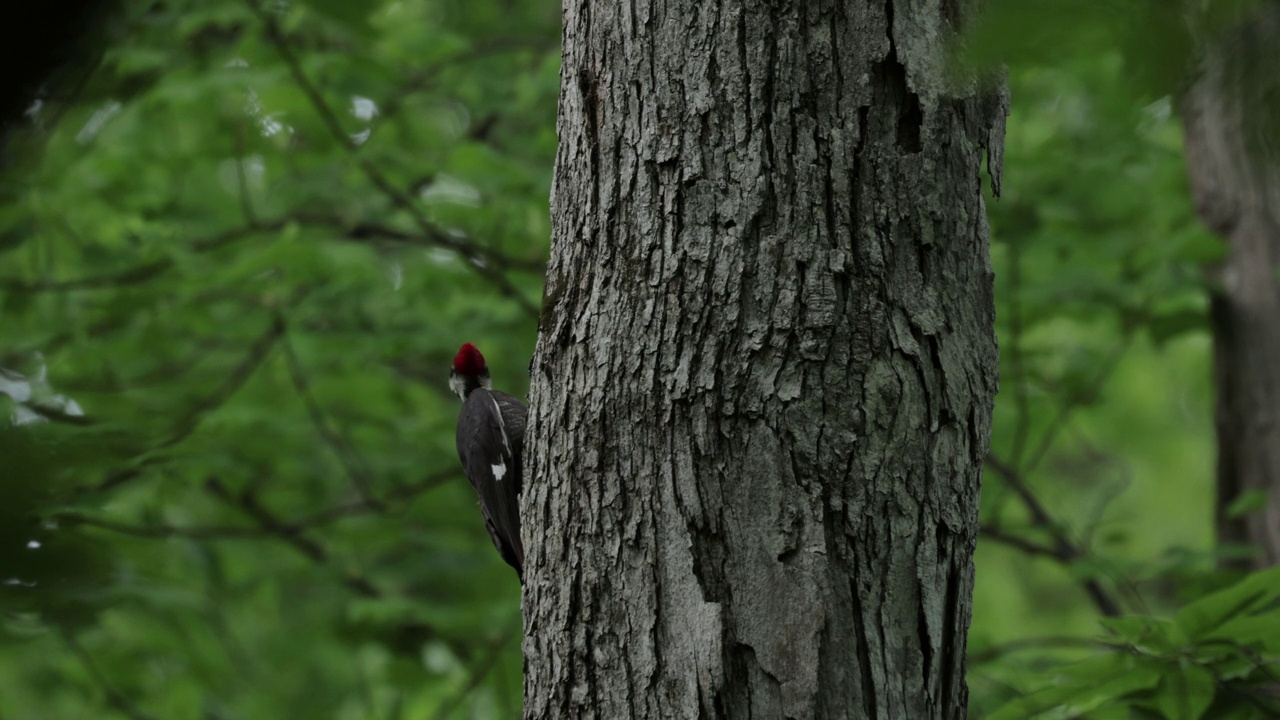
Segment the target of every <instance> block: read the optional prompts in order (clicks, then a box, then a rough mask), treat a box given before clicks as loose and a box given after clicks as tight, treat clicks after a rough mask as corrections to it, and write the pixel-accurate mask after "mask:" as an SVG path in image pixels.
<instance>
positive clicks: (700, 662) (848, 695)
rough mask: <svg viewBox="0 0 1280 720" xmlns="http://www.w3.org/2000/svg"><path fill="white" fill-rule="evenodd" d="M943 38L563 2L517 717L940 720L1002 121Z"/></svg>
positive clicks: (790, 15)
mask: <svg viewBox="0 0 1280 720" xmlns="http://www.w3.org/2000/svg"><path fill="white" fill-rule="evenodd" d="M940 8H941V9H940ZM952 11H954V4H953V3H942V4H937V3H932V4H930V3H926V4H921V3H911V4H905V3H899V2H887V3H885V2H877V3H866V2H852V3H849V2H834V1H833V0H822V1H815V2H808V3H779V4H768V3H760V2H741V1H740V0H729V1H728V2H723V3H714V4H708V3H701V2H692V1H691V0H636V2H633V3H616V2H608V1H605V0H585V1H580V0H566V2H565V5H564V23H565V30H564V64H563V69H562V71H561V95H560V121H559V122H560V125H559V133H560V143H561V144H560V151H559V156H558V159H557V166H556V177H555V189H554V191H553V193H552V195H553V196H552V216H553V223H554V228H555V229H554V237H553V247H552V252H551V260H550V268H549V271H548V278H547V291H546V296H545V298H544V311H543V318H542V323H541V328H540V330H541V332H540V336H539V341H538V348H537V351H536V352H535V356H534V359H533V365H532V389H531V395H530V397H531V406H530V421H531V424H530V429H529V433H530V434H529V437H530V438H531V442H530V447H529V453H528V456H527V461H528V463H529V470H528V476H527V477H528V482H527V484H526V492H525V500H524V502H525V509H524V517H525V518H527V521H526V524H525V530H524V532H525V538H526V546H527V547H528V548H529V555H528V558H527V565H526V583H527V584H526V587H525V596H524V597H525V606H524V607H525V631H526V635H525V641H524V653H525V660H526V680H525V716H526V717H528V718H569V717H572V718H584V717H592V718H609V719H610V720H614V719H617V718H664V719H666V718H685V717H705V718H733V719H734V720H746V719H748V718H762V719H768V720H777V719H778V718H815V717H816V718H827V717H839V718H912V719H913V720H915V719H919V718H943V717H947V718H952V717H962V716H963V715H964V712H965V705H966V697H967V689H966V686H965V684H964V678H963V667H964V655H965V633H966V630H967V628H968V625H969V617H970V603H971V590H972V586H973V565H972V553H973V548H974V541H975V538H976V537H977V531H978V513H977V510H978V488H979V478H980V468H981V465H982V459H983V456H984V454H985V453H986V450H987V443H988V435H989V426H990V414H991V405H992V400H993V396H994V394H995V389H996V347H995V337H994V325H993V320H994V304H993V298H992V274H991V270H990V267H989V262H988V247H987V226H986V219H985V211H984V206H983V199H982V192H981V187H980V186H981V180H980V176H979V168H980V161H981V158H982V154H981V150H982V148H984V147H985V148H988V151H989V152H988V154H989V158H990V163H989V164H990V165H991V167H992V168H993V170H995V171H996V173H997V174H994V176H993V180H994V181H995V182H996V183H997V185H998V166H999V148H1000V143H1001V137H1002V134H1003V117H1004V105H1003V103H1002V101H1001V100H1000V98H998V97H996V96H987V97H979V96H978V95H976V94H969V95H967V96H965V97H957V96H955V95H953V94H949V93H948V91H947V90H945V89H944V88H943V83H942V77H941V76H942V68H943V63H944V57H943V52H944V42H945V38H947V37H948V33H949V32H950V29H951V27H952V25H953V24H954V23H955V22H956V21H957V19H956V18H955V17H952V16H950V15H948V14H946V13H949V12H952ZM966 92H969V91H966Z"/></svg>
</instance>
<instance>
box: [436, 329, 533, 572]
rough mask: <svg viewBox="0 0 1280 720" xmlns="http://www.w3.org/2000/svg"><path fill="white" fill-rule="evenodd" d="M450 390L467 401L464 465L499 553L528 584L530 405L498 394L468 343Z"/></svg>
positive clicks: (461, 417)
mask: <svg viewBox="0 0 1280 720" xmlns="http://www.w3.org/2000/svg"><path fill="white" fill-rule="evenodd" d="M449 387H450V388H452V389H453V391H454V392H455V393H457V395H458V397H459V398H461V399H462V412H461V413H459V414H458V436H457V442H458V459H459V460H461V461H462V470H463V472H465V473H466V474H467V479H468V480H470V481H471V487H473V488H475V491H476V496H477V497H479V499H480V512H481V513H483V514H484V526H485V528H486V529H488V531H489V537H490V539H492V540H493V545H494V547H496V548H498V554H499V555H501V556H502V559H503V560H505V561H506V562H507V564H508V565H510V566H511V567H513V568H515V569H516V575H517V576H519V578H520V582H521V584H523V583H524V545H523V544H522V543H521V542H520V490H521V488H522V486H523V483H524V477H523V474H522V473H523V470H524V468H523V461H522V454H523V451H524V426H525V415H526V413H527V412H528V410H527V408H525V405H524V403H522V402H520V401H519V400H517V399H516V398H515V397H513V396H511V395H508V394H507V393H504V392H499V391H497V390H493V389H492V388H491V387H490V383H489V367H488V366H487V365H485V362H484V356H483V355H481V354H480V351H479V350H477V349H476V346H475V345H472V344H471V343H464V344H463V346H462V348H461V349H459V350H458V354H457V355H456V356H454V358H453V369H452V370H451V371H450V372H449Z"/></svg>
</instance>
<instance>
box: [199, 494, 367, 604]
mask: <svg viewBox="0 0 1280 720" xmlns="http://www.w3.org/2000/svg"><path fill="white" fill-rule="evenodd" d="M204 486H205V490H207V491H208V492H209V494H210V495H213V496H214V497H216V498H218V499H219V500H222V501H223V502H225V503H227V504H228V505H230V506H232V507H234V508H236V509H238V510H240V511H241V512H243V513H244V514H245V515H247V516H249V518H250V519H252V520H253V521H254V522H255V523H257V524H258V527H260V528H262V530H264V531H265V532H266V534H267V535H269V536H271V537H274V538H276V539H278V540H280V541H282V542H284V543H285V544H287V545H289V546H290V547H292V548H293V549H294V550H297V551H298V552H299V553H301V554H302V555H303V556H304V557H306V558H308V559H309V560H311V561H312V562H314V563H316V564H317V565H324V566H326V567H329V566H331V563H330V556H329V551H328V550H326V549H325V547H324V546H323V545H321V544H320V543H319V542H318V541H316V540H313V539H311V538H309V537H307V536H306V535H305V534H303V532H304V528H302V527H299V526H297V525H293V524H291V523H288V522H286V521H285V520H282V519H281V518H280V517H278V516H276V515H275V514H274V513H272V512H271V511H270V510H268V509H267V508H266V507H265V506H263V505H262V503H261V502H259V501H258V498H257V496H256V495H254V494H253V493H251V492H242V493H233V492H232V491H231V488H229V487H227V486H226V485H225V484H223V482H222V481H221V480H219V479H218V478H216V477H211V478H209V479H208V480H206V481H205V485H204ZM342 584H343V585H346V586H347V587H348V588H350V589H351V590H352V591H353V592H355V593H356V594H357V595H361V596H363V597H366V598H380V597H383V593H382V591H380V590H378V589H377V588H376V587H374V586H373V584H372V583H370V582H369V581H368V580H366V579H365V578H363V577H360V576H359V575H352V574H346V573H344V576H343V580H342Z"/></svg>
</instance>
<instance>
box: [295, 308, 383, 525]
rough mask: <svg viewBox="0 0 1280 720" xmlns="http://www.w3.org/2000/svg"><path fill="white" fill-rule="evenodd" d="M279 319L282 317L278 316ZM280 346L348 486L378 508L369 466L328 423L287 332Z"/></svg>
mask: <svg viewBox="0 0 1280 720" xmlns="http://www.w3.org/2000/svg"><path fill="white" fill-rule="evenodd" d="M281 323H283V320H281ZM280 346H281V348H282V349H283V350H284V357H285V364H286V365H287V366H288V368H289V379H290V380H291V381H292V382H293V387H294V389H295V390H296V391H297V392H298V397H299V398H301V399H302V404H303V406H305V407H306V409H307V415H308V416H309V417H310V418H311V424H312V425H314V426H315V428H316V432H318V433H319V434H320V437H321V439H323V440H324V442H325V444H327V445H328V446H329V448H330V449H331V450H333V453H334V454H335V455H337V457H338V461H339V462H341V463H342V467H343V468H344V469H345V470H346V472H347V477H348V478H350V480H351V484H352V486H353V487H355V489H356V492H358V493H360V498H361V500H363V501H364V502H365V503H366V504H367V505H369V506H370V507H372V508H374V509H377V510H381V509H382V508H383V507H384V505H383V503H382V501H381V500H379V499H378V497H377V495H375V494H374V491H373V473H372V472H371V471H370V470H369V464H368V463H367V462H365V459H364V458H363V457H362V456H361V455H360V452H359V451H358V450H357V449H356V448H355V447H354V446H353V445H352V444H351V443H350V442H349V441H348V440H347V438H346V436H344V435H343V434H342V432H341V431H340V430H338V429H337V428H334V427H332V426H330V424H329V421H328V419H327V418H326V417H325V414H324V410H323V409H322V408H321V407H320V403H319V402H318V401H317V400H316V397H315V394H314V393H313V392H312V391H311V382H310V381H309V380H308V379H307V374H306V372H305V371H304V370H303V368H302V361H301V360H299V359H298V353H297V352H296V351H295V350H294V348H293V343H292V341H290V339H289V335H288V333H285V334H284V336H283V337H282V338H281V341H280Z"/></svg>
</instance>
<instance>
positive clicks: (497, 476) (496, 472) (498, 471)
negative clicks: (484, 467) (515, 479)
mask: <svg viewBox="0 0 1280 720" xmlns="http://www.w3.org/2000/svg"><path fill="white" fill-rule="evenodd" d="M492 467H493V479H494V480H497V481H498V482H502V478H503V476H504V475H506V474H507V464H506V463H495V464H494V465H493V466H492Z"/></svg>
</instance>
